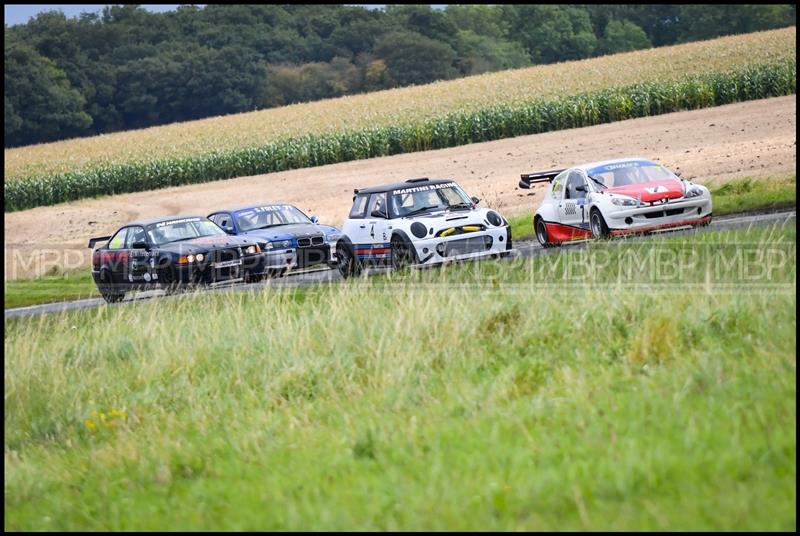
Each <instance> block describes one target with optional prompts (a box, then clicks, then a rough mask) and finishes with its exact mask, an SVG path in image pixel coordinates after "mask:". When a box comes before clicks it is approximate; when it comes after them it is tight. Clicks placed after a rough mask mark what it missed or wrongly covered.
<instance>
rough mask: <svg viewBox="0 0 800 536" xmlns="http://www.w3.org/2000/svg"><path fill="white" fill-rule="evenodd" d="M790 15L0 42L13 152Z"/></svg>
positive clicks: (371, 16) (780, 21)
mask: <svg viewBox="0 0 800 536" xmlns="http://www.w3.org/2000/svg"><path fill="white" fill-rule="evenodd" d="M795 21H796V6H794V5H663V4H662V5H600V4H593V5H497V6H486V5H449V6H447V8H446V9H443V10H437V9H432V8H430V7H429V6H419V5H387V6H386V7H385V9H382V10H370V9H365V8H362V7H355V6H342V5H208V6H206V7H204V8H200V7H197V6H192V5H188V6H181V7H179V8H178V9H177V10H176V11H173V12H167V13H151V12H148V11H146V10H145V9H143V8H141V7H139V6H136V5H125V6H109V7H106V8H105V9H104V10H103V12H102V14H100V15H98V14H93V13H84V14H82V15H81V16H79V17H76V18H67V17H65V16H64V15H63V14H62V13H61V12H59V11H50V12H44V13H41V14H39V15H38V16H37V17H35V18H34V19H31V20H30V21H29V22H28V23H27V24H23V25H16V26H11V27H9V26H6V28H5V30H6V31H5V146H6V147H10V146H18V145H26V144H31V143H39V142H45V141H52V140H58V139H63V138H67V137H75V136H86V135H92V134H98V133H104V132H113V131H117V130H125V129H130V128H139V127H146V126H151V125H158V124H164V123H170V122H174V121H185V120H190V119H198V118H202V117H209V116H215V115H224V114H229V113H236V112H245V111H251V110H257V109H261V108H269V107H273V106H281V105H285V104H291V103H294V102H303V101H310V100H316V99H323V98H328V97H335V96H340V95H346V94H352V93H359V92H365V91H374V90H379V89H386V88H392V87H398V86H405V85H409V84H422V83H426V82H431V81H434V80H442V79H451V78H457V77H461V76H467V75H471V74H478V73H483V72H489V71H497V70H502V69H510V68H516V67H524V66H528V65H534V64H540V63H551V62H558V61H567V60H574V59H581V58H587V57H591V56H598V55H603V54H613V53H616V52H622V51H629V50H636V49H641V48H648V47H652V46H664V45H671V44H675V43H680V42H686V41H693V40H697V39H706V38H711V37H715V36H719V35H727V34H732V33H745V32H752V31H758V30H765V29H771V28H778V27H783V26H789V25H794V24H795Z"/></svg>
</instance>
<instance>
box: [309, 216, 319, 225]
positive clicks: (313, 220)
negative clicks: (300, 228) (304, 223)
mask: <svg viewBox="0 0 800 536" xmlns="http://www.w3.org/2000/svg"><path fill="white" fill-rule="evenodd" d="M309 219H310V220H311V223H315V224H316V223H319V218H317V217H316V216H311V218H309Z"/></svg>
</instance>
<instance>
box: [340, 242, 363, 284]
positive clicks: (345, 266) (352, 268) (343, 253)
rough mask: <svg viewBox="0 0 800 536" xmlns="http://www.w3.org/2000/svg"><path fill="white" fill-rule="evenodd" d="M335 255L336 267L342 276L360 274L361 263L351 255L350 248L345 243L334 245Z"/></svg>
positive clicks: (356, 275)
mask: <svg viewBox="0 0 800 536" xmlns="http://www.w3.org/2000/svg"><path fill="white" fill-rule="evenodd" d="M336 257H337V258H338V259H339V262H338V264H337V267H338V268H339V273H340V274H342V277H343V278H345V279H347V278H348V277H358V276H360V275H361V263H360V262H358V259H356V258H355V256H354V255H353V252H352V250H351V249H350V248H349V247H347V246H345V245H337V246H336Z"/></svg>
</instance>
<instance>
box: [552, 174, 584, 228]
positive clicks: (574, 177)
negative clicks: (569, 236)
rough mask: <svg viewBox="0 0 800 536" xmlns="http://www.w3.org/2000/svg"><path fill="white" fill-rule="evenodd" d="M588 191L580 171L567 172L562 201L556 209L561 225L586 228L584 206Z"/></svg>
mask: <svg viewBox="0 0 800 536" xmlns="http://www.w3.org/2000/svg"><path fill="white" fill-rule="evenodd" d="M588 189H589V187H588V184H587V182H586V178H585V177H584V176H583V172H582V171H580V170H577V169H574V170H572V171H570V172H569V174H568V176H567V180H566V181H565V184H564V193H563V199H562V200H561V202H560V203H559V208H558V215H559V219H560V220H561V223H562V224H563V225H569V226H571V227H580V228H588V225H589V214H588V212H587V209H588V206H587V205H586V193H587V191H588Z"/></svg>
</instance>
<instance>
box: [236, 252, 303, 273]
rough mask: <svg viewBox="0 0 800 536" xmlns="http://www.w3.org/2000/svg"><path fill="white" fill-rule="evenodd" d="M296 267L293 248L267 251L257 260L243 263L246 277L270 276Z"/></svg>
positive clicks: (295, 256) (295, 255)
mask: <svg viewBox="0 0 800 536" xmlns="http://www.w3.org/2000/svg"><path fill="white" fill-rule="evenodd" d="M295 266H297V250H296V249H295V248H287V249H279V250H268V251H264V252H262V253H261V254H260V255H259V258H258V259H254V260H252V261H247V262H245V266H244V269H245V272H246V273H247V275H256V276H258V275H270V274H273V273H276V272H281V271H284V270H290V269H292V268H294V267H295Z"/></svg>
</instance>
